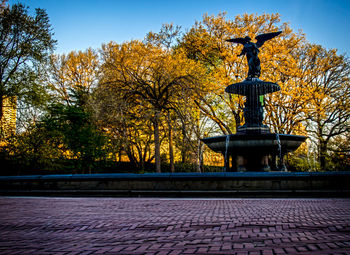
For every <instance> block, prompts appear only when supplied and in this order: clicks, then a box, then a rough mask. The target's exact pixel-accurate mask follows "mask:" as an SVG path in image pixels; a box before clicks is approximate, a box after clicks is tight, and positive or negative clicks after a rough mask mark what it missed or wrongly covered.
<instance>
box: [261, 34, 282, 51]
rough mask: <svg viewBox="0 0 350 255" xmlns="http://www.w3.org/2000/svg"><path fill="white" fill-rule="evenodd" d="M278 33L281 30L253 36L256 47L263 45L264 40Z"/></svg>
mask: <svg viewBox="0 0 350 255" xmlns="http://www.w3.org/2000/svg"><path fill="white" fill-rule="evenodd" d="M280 33H282V31H278V32H273V33H266V34H261V35H258V36H256V37H255V39H256V41H257V42H256V46H257V47H258V48H260V47H261V46H263V44H264V42H266V41H267V40H270V39H272V38H274V37H276V36H278V35H279V34H280Z"/></svg>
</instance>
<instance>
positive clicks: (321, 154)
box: [319, 140, 327, 170]
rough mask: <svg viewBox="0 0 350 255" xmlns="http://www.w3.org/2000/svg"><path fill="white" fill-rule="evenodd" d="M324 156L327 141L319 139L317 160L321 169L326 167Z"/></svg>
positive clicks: (325, 154)
mask: <svg viewBox="0 0 350 255" xmlns="http://www.w3.org/2000/svg"><path fill="white" fill-rule="evenodd" d="M326 156H327V142H326V141H323V140H321V141H320V147H319V160H320V167H321V170H326V167H327V162H326Z"/></svg>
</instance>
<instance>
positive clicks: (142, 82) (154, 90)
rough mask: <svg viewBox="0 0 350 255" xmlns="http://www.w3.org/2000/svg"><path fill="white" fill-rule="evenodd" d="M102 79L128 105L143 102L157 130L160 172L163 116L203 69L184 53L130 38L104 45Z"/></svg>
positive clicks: (157, 153) (155, 138)
mask: <svg viewBox="0 0 350 255" xmlns="http://www.w3.org/2000/svg"><path fill="white" fill-rule="evenodd" d="M103 58H104V67H103V71H104V74H103V80H102V83H103V84H105V85H107V84H108V85H109V86H113V87H114V88H115V91H116V93H120V94H121V95H123V98H124V100H126V102H127V103H128V104H129V105H137V104H140V105H142V107H143V109H142V111H143V112H144V114H145V116H150V121H151V122H152V123H153V131H154V152H155V162H156V170H157V172H160V171H161V169H160V125H161V119H162V116H163V115H164V114H165V113H166V112H167V111H168V110H169V109H171V108H172V107H173V105H174V104H177V103H178V101H179V100H180V99H181V97H182V96H183V94H186V93H188V92H187V91H188V90H190V88H191V87H193V86H195V84H196V83H195V81H196V77H197V75H200V74H201V68H200V66H198V65H197V64H196V63H195V62H193V61H191V60H189V59H187V58H186V57H185V55H184V54H183V53H182V52H181V51H178V52H169V51H168V50H164V49H162V48H161V47H159V46H156V45H153V44H150V43H142V42H139V41H131V42H127V43H123V44H121V45H118V44H115V43H109V44H108V45H104V46H103Z"/></svg>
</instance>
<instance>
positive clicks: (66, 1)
mask: <svg viewBox="0 0 350 255" xmlns="http://www.w3.org/2000/svg"><path fill="white" fill-rule="evenodd" d="M9 2H10V4H13V3H17V2H21V3H24V4H25V5H27V6H29V7H30V10H31V11H32V10H34V8H38V7H40V8H43V9H46V11H47V13H48V15H49V17H50V22H51V24H52V27H53V30H54V33H55V39H56V40H58V45H57V49H56V53H67V52H69V51H71V50H85V49H87V48H89V47H92V48H99V47H101V45H102V43H108V42H110V41H115V42H118V43H121V42H123V41H129V40H131V39H143V38H144V36H145V35H146V33H148V32H149V31H153V32H158V31H159V29H160V28H161V26H162V24H164V23H174V24H175V25H180V26H181V27H182V28H183V30H186V29H189V28H190V27H191V26H192V25H193V24H194V22H195V21H196V20H197V21H200V20H202V16H203V14H205V13H207V14H209V15H212V14H214V15H217V14H218V13H219V12H227V18H232V19H233V18H234V17H235V16H236V15H239V14H243V13H249V14H251V13H257V14H262V13H264V12H265V13H276V12H278V13H280V14H281V21H282V22H289V23H290V26H291V27H292V29H293V30H294V31H298V30H299V29H302V31H303V32H304V33H306V38H307V39H308V40H309V41H310V42H312V43H317V44H320V45H322V46H324V47H326V48H328V49H329V48H336V49H338V51H339V53H345V54H346V55H347V56H350V33H349V32H350V31H349V30H350V29H349V28H350V21H349V19H350V0H270V1H269V0H171V1H168V0H162V1H160V0H154V1H152V0H148V1H146V0H10V1H9Z"/></svg>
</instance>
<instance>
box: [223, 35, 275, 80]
mask: <svg viewBox="0 0 350 255" xmlns="http://www.w3.org/2000/svg"><path fill="white" fill-rule="evenodd" d="M281 33H282V31H278V32H273V33H266V34H261V35H258V36H256V37H255V39H256V43H253V42H251V38H250V37H249V36H246V37H244V38H233V39H228V40H226V41H228V42H234V43H240V44H243V49H242V51H241V53H240V54H239V55H238V56H243V55H246V57H247V62H248V66H249V71H248V77H247V79H252V78H259V77H260V73H261V67H260V59H259V57H258V54H259V48H260V47H261V46H263V45H264V42H266V41H268V40H270V39H272V38H274V37H276V36H278V35H279V34H281Z"/></svg>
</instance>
